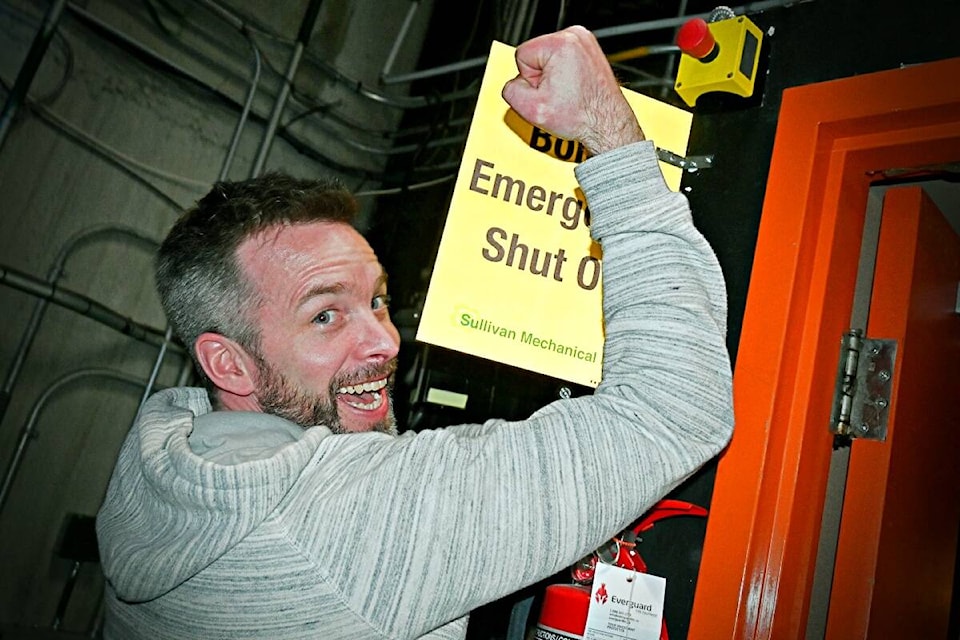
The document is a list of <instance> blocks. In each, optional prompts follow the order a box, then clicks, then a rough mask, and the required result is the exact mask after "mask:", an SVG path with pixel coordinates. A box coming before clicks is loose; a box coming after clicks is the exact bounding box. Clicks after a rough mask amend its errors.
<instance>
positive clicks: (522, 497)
mask: <svg viewBox="0 0 960 640" xmlns="http://www.w3.org/2000/svg"><path fill="white" fill-rule="evenodd" d="M577 177H578V180H579V181H580V184H581V186H582V188H583V190H584V192H585V194H586V196H587V199H588V202H589V205H590V209H591V212H592V217H593V223H592V233H593V234H594V237H595V238H597V239H598V240H599V241H600V242H601V244H602V247H603V287H604V294H603V300H604V302H603V304H604V316H605V322H606V341H605V347H604V362H603V380H602V382H601V384H600V385H599V387H598V388H597V390H596V392H595V393H594V394H593V395H591V396H587V397H581V398H574V399H568V400H558V401H556V402H554V403H552V404H550V405H548V406H546V407H544V408H543V409H541V410H539V411H538V412H536V413H535V414H534V415H533V416H531V417H530V418H529V419H527V420H523V421H518V422H504V421H489V422H488V423H486V425H485V427H484V428H483V429H464V430H458V429H439V430H436V431H426V432H421V433H419V434H416V435H413V434H409V437H405V436H401V437H399V438H393V439H388V438H385V437H378V436H376V435H374V434H369V437H360V438H343V439H339V440H338V439H335V438H332V439H329V440H331V441H334V442H337V443H339V444H340V445H342V447H343V448H342V449H340V450H338V451H337V452H336V453H334V452H332V451H331V452H329V455H325V456H324V457H325V461H324V464H327V463H328V461H336V462H335V464H336V465H338V467H341V468H342V471H341V472H339V473H337V478H338V479H337V481H336V482H335V483H327V484H325V485H324V486H323V487H317V488H316V490H315V491H316V493H315V494H314V495H313V496H312V498H311V500H312V501H313V502H312V505H313V509H314V510H318V509H322V513H321V514H316V513H315V512H314V514H313V515H312V516H311V519H307V518H304V519H303V520H302V521H301V522H302V524H303V527H302V528H301V529H300V530H299V531H298V535H299V536H301V540H302V541H303V542H302V544H303V545H304V546H305V547H308V548H309V549H310V553H311V555H313V556H314V557H316V558H318V567H320V566H322V567H323V570H324V571H325V572H328V574H327V578H328V579H329V580H331V581H332V582H333V583H335V584H336V585H337V586H338V588H339V589H340V592H341V593H342V595H343V597H344V599H345V601H346V602H347V603H349V606H350V607H351V609H353V610H354V611H355V612H357V614H358V615H360V616H362V617H363V618H364V619H365V620H367V621H368V622H369V623H370V624H371V625H372V626H373V627H375V628H378V629H381V630H382V631H383V633H384V634H385V635H387V636H389V637H391V638H393V637H397V638H399V637H417V636H419V635H421V634H423V633H425V632H427V631H429V630H431V629H434V628H436V627H439V626H441V625H442V624H444V623H446V622H448V621H450V620H453V619H455V618H457V617H459V616H462V615H464V614H465V613H467V612H469V611H470V610H472V609H474V608H476V607H477V606H479V605H481V604H483V603H486V602H490V601H492V600H495V599H497V598H500V597H503V596H504V595H507V594H509V593H512V592H514V591H516V590H518V589H520V588H522V587H523V586H526V585H528V584H531V583H533V582H536V581H538V580H541V579H543V578H545V577H547V576H549V575H551V574H553V573H555V572H556V571H559V570H561V569H563V568H564V567H567V566H569V565H571V564H573V563H574V562H575V561H576V560H577V559H579V558H581V557H583V556H584V555H586V554H587V553H588V552H590V551H591V550H593V549H595V548H596V547H598V546H599V545H600V544H602V543H603V542H604V541H606V540H608V539H610V537H612V536H613V535H614V534H615V533H617V532H618V531H620V530H622V529H624V528H625V527H626V526H627V525H629V524H630V523H631V522H632V521H634V520H635V519H636V518H638V517H639V516H640V515H641V514H642V513H643V512H644V511H645V510H646V509H648V508H649V507H650V506H651V505H652V504H653V503H654V502H656V501H657V500H658V499H660V498H661V497H662V496H663V495H664V494H666V493H667V492H669V491H670V490H671V489H673V488H674V487H676V486H677V485H678V484H679V483H680V482H682V481H683V480H684V479H685V478H687V477H688V476H689V475H690V474H691V473H693V472H694V471H695V470H696V469H697V468H699V467H700V466H701V465H702V464H703V463H704V462H705V461H707V460H708V459H710V458H711V457H713V456H715V455H716V454H717V453H718V452H719V451H720V450H721V449H722V448H723V447H724V446H725V444H726V443H727V442H728V440H729V437H730V435H731V430H732V426H733V415H732V401H731V388H730V387H731V376H730V365H729V361H728V357H727V353H726V348H725V343H724V334H725V321H726V317H725V314H726V299H725V292H724V285H723V280H722V275H721V272H720V269H719V266H718V264H717V262H716V259H715V257H714V255H713V252H712V251H711V250H710V247H709V246H708V244H707V243H706V241H705V240H704V239H703V237H702V236H701V235H700V234H699V233H698V232H697V231H696V229H695V228H694V226H693V223H692V220H691V216H690V212H689V208H688V205H687V201H686V199H685V198H684V197H683V196H682V195H679V194H676V193H673V192H671V191H669V189H667V187H666V185H665V184H664V182H663V178H662V176H661V174H660V171H659V168H658V166H657V163H656V158H655V154H654V148H653V146H652V144H651V143H650V142H643V143H637V144H634V145H630V146H628V147H624V148H621V149H617V150H615V151H612V152H609V153H606V154H603V155H601V156H597V157H595V158H592V159H590V160H588V161H586V162H585V163H583V164H582V165H581V166H580V167H578V169H577ZM571 313H576V310H571ZM367 435H368V434H364V436H367ZM348 442H349V445H347V443H348ZM347 449H349V450H347ZM358 513H359V514H361V515H360V516H358V515H357V514H358ZM348 515H349V516H350V517H347V516H348ZM320 521H322V522H323V523H324V524H323V528H322V529H321V528H320V525H319V524H318V523H319V522H320ZM331 522H334V523H344V524H343V525H342V527H343V529H341V530H335V531H333V532H331V531H330V530H329V526H330V523H331ZM338 526H339V525H338ZM323 536H326V537H327V538H328V539H326V540H318V538H319V537H323ZM336 538H339V539H340V540H341V541H342V540H344V539H347V540H349V541H350V543H351V544H354V543H358V540H359V543H358V544H359V547H358V548H355V549H354V550H353V551H352V552H351V553H345V552H344V551H343V546H341V545H342V544H343V543H342V542H338V541H337V540H336ZM331 562H332V564H331Z"/></svg>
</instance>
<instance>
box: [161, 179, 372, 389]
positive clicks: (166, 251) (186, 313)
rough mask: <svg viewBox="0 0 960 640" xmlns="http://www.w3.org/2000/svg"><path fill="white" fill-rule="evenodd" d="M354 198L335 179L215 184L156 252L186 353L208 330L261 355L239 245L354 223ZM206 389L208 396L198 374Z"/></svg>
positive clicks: (170, 315) (168, 309)
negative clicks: (299, 228) (288, 230)
mask: <svg viewBox="0 0 960 640" xmlns="http://www.w3.org/2000/svg"><path fill="white" fill-rule="evenodd" d="M356 213H357V203H356V200H355V199H354V197H353V196H352V195H351V194H350V193H349V192H348V191H347V190H346V189H345V188H344V187H343V185H342V184H340V183H339V182H338V181H336V180H332V179H321V180H300V179H297V178H292V177H290V176H287V175H284V174H280V173H268V174H265V175H263V176H260V177H257V178H252V179H250V180H244V181H239V182H219V183H217V184H215V185H214V186H213V188H212V189H211V190H210V192H209V193H208V194H207V195H206V196H204V197H203V198H202V199H200V200H199V201H198V202H197V204H196V205H195V206H193V207H192V208H190V209H188V210H187V211H186V212H185V213H184V214H183V215H182V216H181V217H180V219H179V220H177V222H176V224H174V226H173V228H172V229H171V230H170V233H169V234H168V235H167V237H166V239H165V240H164V241H163V244H162V245H161V246H160V250H159V252H158V254H157V263H156V284H157V291H158V293H159V294H160V302H161V304H162V305H163V310H164V312H165V313H166V314H167V319H168V320H169V322H170V324H171V326H172V328H173V332H174V333H175V334H176V336H177V337H178V338H179V339H180V341H181V342H182V343H183V344H184V345H185V346H186V347H187V349H188V350H189V351H190V353H191V356H192V357H193V359H194V362H195V363H196V361H197V358H196V354H195V353H193V345H194V342H196V339H197V337H199V336H200V335H201V334H202V333H205V332H208V331H210V332H215V333H218V334H220V335H222V336H225V337H227V338H230V339H232V340H235V341H236V342H237V343H239V344H240V345H241V346H243V347H244V348H245V349H247V350H249V351H251V352H252V353H254V354H259V344H260V328H259V327H258V326H257V325H256V324H255V322H254V321H253V320H252V311H253V310H254V309H256V308H257V307H258V306H259V304H260V302H261V300H260V294H259V292H258V291H257V290H256V287H255V286H254V285H253V283H251V282H250V281H249V280H248V279H247V278H246V277H245V275H244V274H243V270H242V268H241V266H240V263H239V261H238V259H237V248H238V247H239V246H240V244H242V243H243V241H244V240H246V239H247V238H250V237H252V236H255V235H257V234H258V233H260V232H262V231H265V230H268V229H271V228H276V227H280V226H286V225H295V224H307V223H311V222H342V223H345V224H352V223H353V221H354V218H355V217H356ZM197 369H198V372H199V374H200V375H201V377H202V378H203V381H204V384H205V385H206V386H207V388H208V389H210V390H211V391H213V388H212V384H211V383H210V381H209V380H208V379H207V377H206V375H205V374H204V373H203V370H202V369H201V368H200V367H199V366H198V367H197Z"/></svg>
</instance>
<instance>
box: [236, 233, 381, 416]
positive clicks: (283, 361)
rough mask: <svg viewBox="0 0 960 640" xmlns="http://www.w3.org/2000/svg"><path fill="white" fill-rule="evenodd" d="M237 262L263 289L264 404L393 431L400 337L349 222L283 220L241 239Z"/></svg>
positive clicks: (260, 395)
mask: <svg viewBox="0 0 960 640" xmlns="http://www.w3.org/2000/svg"><path fill="white" fill-rule="evenodd" d="M237 256H238V259H239V262H240V266H241V268H242V269H243V271H244V273H245V274H246V276H247V277H248V278H249V279H250V280H251V282H252V283H253V285H254V286H255V287H256V288H257V290H258V291H259V292H260V295H261V298H262V300H263V304H261V305H260V306H259V307H258V308H256V309H254V310H253V311H252V313H253V320H254V322H255V323H256V325H257V327H258V328H259V330H260V349H259V353H258V354H255V357H256V359H257V360H258V364H259V368H258V369H259V370H258V381H257V390H256V392H255V395H256V396H257V397H256V400H257V402H258V404H259V405H260V408H261V409H262V410H263V411H265V412H268V413H273V414H276V415H280V416H282V417H285V418H288V419H290V420H293V421H294V422H296V423H298V424H300V425H301V426H303V427H308V426H313V425H316V424H324V425H326V426H328V427H330V428H331V429H332V430H333V431H334V432H337V433H349V432H360V431H372V430H378V431H387V432H395V423H394V417H393V410H392V402H391V398H390V390H391V388H392V386H393V373H394V371H395V370H396V366H397V360H396V357H397V352H398V350H399V345H400V335H399V333H398V332H397V329H396V327H394V326H393V323H392V322H391V321H390V316H389V313H388V309H387V283H386V275H385V274H384V271H383V267H381V266H380V263H379V261H378V260H377V257H376V255H375V254H374V253H373V250H372V249H371V248H370V245H368V244H367V242H366V240H364V239H363V236H361V235H360V234H359V233H357V231H356V230H354V229H353V228H352V227H350V226H349V225H347V224H342V223H334V222H318V223H310V224H300V225H291V226H282V227H277V228H274V229H270V230H268V231H265V232H262V233H260V234H258V235H256V236H253V237H252V238H248V239H247V240H245V241H244V242H243V243H242V244H241V245H240V246H239V247H238V249H237Z"/></svg>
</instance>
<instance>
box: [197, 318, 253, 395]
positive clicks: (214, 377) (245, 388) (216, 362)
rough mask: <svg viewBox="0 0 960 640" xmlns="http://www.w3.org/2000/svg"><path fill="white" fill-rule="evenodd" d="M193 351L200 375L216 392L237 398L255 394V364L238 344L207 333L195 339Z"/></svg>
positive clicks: (209, 332)
mask: <svg viewBox="0 0 960 640" xmlns="http://www.w3.org/2000/svg"><path fill="white" fill-rule="evenodd" d="M193 349H194V353H196V354H197V361H198V362H199V363H200V367H201V368H202V369H203V372H204V373H205V374H207V377H208V378H210V381H211V382H213V384H214V385H215V386H216V387H217V388H218V389H221V390H222V391H225V392H227V393H230V394H233V395H237V396H249V395H250V394H251V393H253V392H254V391H256V388H257V384H256V383H257V378H256V373H257V369H256V365H255V361H254V359H253V357H251V356H250V354H249V353H247V350H246V349H244V348H243V347H242V346H240V344H238V343H237V342H235V341H233V340H231V339H230V338H227V337H226V336H222V335H220V334H219V333H213V332H212V331H208V332H207V333H201V334H200V335H199V336H198V337H197V340H196V342H194V343H193Z"/></svg>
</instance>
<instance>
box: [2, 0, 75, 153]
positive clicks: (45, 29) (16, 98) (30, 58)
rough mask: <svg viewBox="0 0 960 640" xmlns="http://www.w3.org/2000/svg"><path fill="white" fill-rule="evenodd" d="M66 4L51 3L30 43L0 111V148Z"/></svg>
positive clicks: (62, 2) (56, 1)
mask: <svg viewBox="0 0 960 640" xmlns="http://www.w3.org/2000/svg"><path fill="white" fill-rule="evenodd" d="M66 4H67V2H66V0H55V1H54V2H53V4H51V5H50V8H49V9H47V13H46V15H45V16H44V17H43V22H42V23H41V24H40V29H39V30H38V31H37V35H36V36H34V38H33V43H32V44H31V45H30V50H29V51H28V52H27V57H26V58H25V59H24V61H23V64H22V65H20V71H19V72H18V73H17V79H16V80H15V81H14V83H13V87H12V88H11V89H10V93H9V95H8V96H7V101H6V102H5V103H4V105H3V111H0V149H2V148H3V143H4V142H6V140H7V134H8V133H9V132H10V127H11V126H12V125H13V119H14V118H15V117H16V115H17V113H18V112H19V111H20V106H21V105H22V104H23V102H24V101H25V100H26V99H27V92H28V91H29V90H30V85H31V84H33V79H34V78H35V77H36V75H37V70H38V69H39V68H40V63H41V62H42V61H43V57H44V55H46V53H47V47H49V46H50V41H51V40H52V39H53V34H54V33H55V32H56V30H57V25H58V24H59V23H60V17H61V16H62V15H63V9H64V7H65V6H66Z"/></svg>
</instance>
